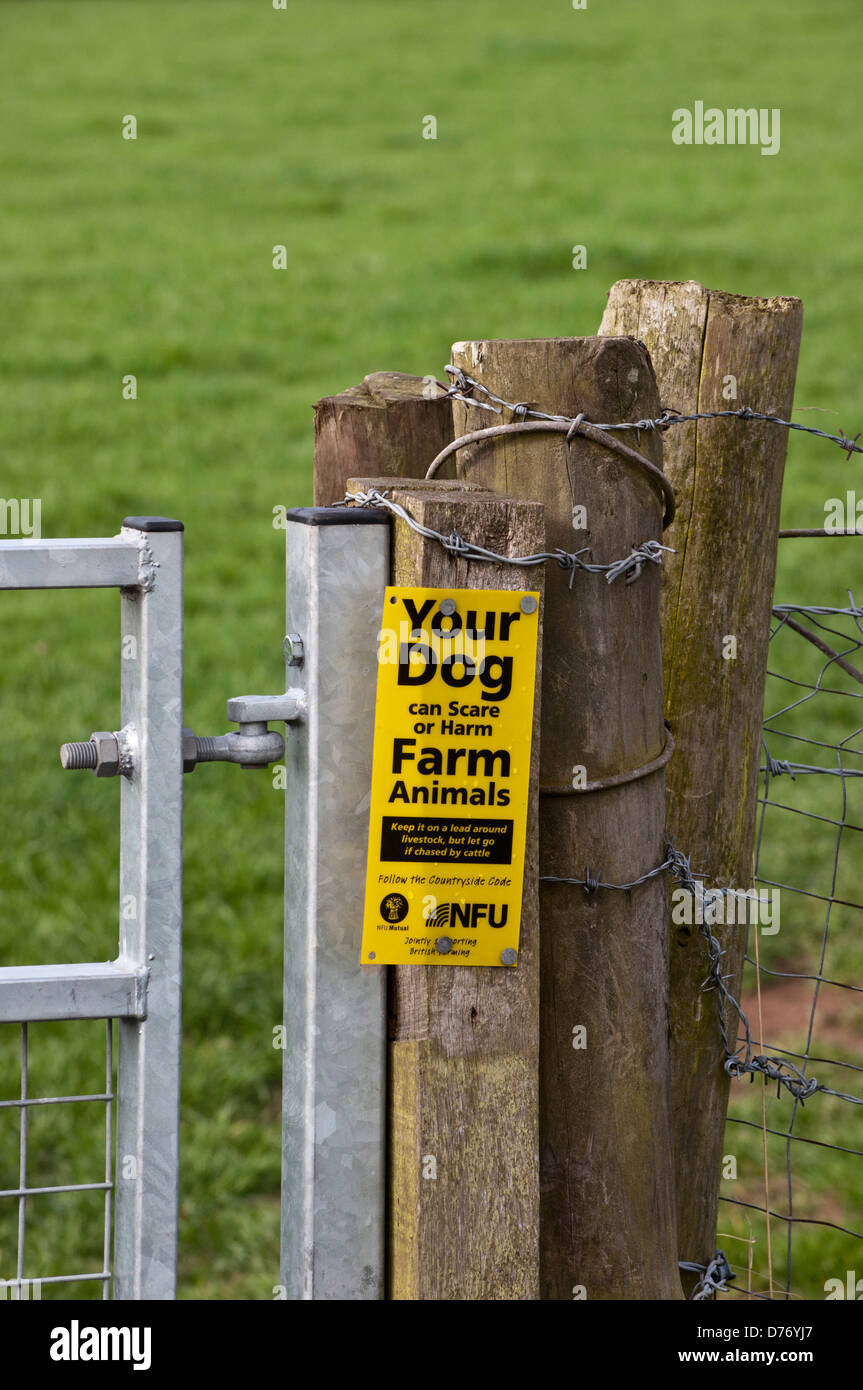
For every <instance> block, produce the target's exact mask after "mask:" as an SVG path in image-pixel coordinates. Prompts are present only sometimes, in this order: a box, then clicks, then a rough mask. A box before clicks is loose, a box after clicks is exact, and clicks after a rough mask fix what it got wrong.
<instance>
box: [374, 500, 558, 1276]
mask: <svg viewBox="0 0 863 1390" xmlns="http://www.w3.org/2000/svg"><path fill="white" fill-rule="evenodd" d="M348 487H349V489H350V490H351V491H352V492H354V491H358V490H360V491H365V490H366V489H368V488H370V487H377V488H384V487H386V488H387V489H388V493H389V497H390V498H391V500H392V501H393V502H395V503H397V504H400V505H402V506H404V507H406V508H407V509H408V510H409V512H410V514H411V516H412V517H413V518H414V519H415V520H416V521H418V522H420V523H421V524H422V525H423V526H426V527H429V528H432V529H433V530H435V531H438V532H440V533H442V534H444V535H450V534H451V533H452V532H453V530H457V531H458V532H459V534H460V535H461V536H462V537H463V539H464V540H466V541H473V542H476V543H477V544H479V545H482V546H484V547H487V548H489V549H491V550H495V551H497V552H498V553H500V554H505V555H523V554H533V553H536V552H537V551H541V550H542V549H543V548H544V528H543V515H542V508H541V507H540V506H537V505H536V504H534V503H531V502H526V501H521V500H516V499H513V498H502V497H497V496H494V495H493V494H491V493H489V492H486V491H484V490H482V489H478V488H475V487H472V486H470V485H468V486H464V485H461V484H457V483H453V482H440V483H426V482H424V481H417V482H409V481H407V480H405V481H404V482H403V483H400V484H399V486H398V487H394V486H393V480H392V478H389V477H387V478H371V479H370V478H352V479H351V480H350V481H349V483H348ZM392 556H393V573H392V582H393V583H394V584H398V585H406V586H412V587H419V588H423V589H426V588H431V589H439V590H442V591H444V592H446V591H447V590H454V589H465V588H470V589H476V590H477V591H478V599H479V596H481V591H482V590H483V589H531V590H539V591H540V593H541V592H542V589H543V580H544V573H543V568H542V566H536V567H531V568H530V569H522V568H515V567H513V566H510V565H506V564H495V563H475V562H471V561H467V560H464V559H462V558H457V557H455V556H453V555H451V554H449V553H448V552H447V551H446V550H445V549H444V548H443V547H442V546H441V544H440V543H439V541H437V540H434V539H429V538H426V537H423V536H420V535H418V534H417V533H416V532H415V531H413V530H411V529H409V527H408V526H407V525H406V524H405V523H404V522H403V521H400V520H397V521H396V522H395V525H394V530H393V539H392ZM538 684H539V665H538V666H537V685H538ZM538 740H539V700H538V698H537V699H536V701H535V703H534V739H533V749H532V766H531V777H530V787H531V792H530V801H529V806H528V831H527V848H526V858H525V871H524V896H523V906H522V919H521V939H520V944H519V950H518V964H517V966H516V967H515V968H513V969H507V968H504V967H500V968H490V967H473V966H469V965H465V966H461V965H453V966H449V965H443V964H441V965H424V964H410V965H400V966H393V967H392V968H391V969H390V1038H391V1041H390V1045H389V1179H388V1208H389V1215H388V1228H389V1230H388V1242H387V1244H388V1268H389V1275H388V1284H389V1296H390V1297H391V1298H394V1299H432V1300H436V1299H447V1300H452V1299H460V1300H464V1299H470V1300H486V1299H535V1298H537V1297H538V1296H539V1239H538V1229H539V1171H538V1169H539V1163H538V1089H539V943H538V901H537V872H538V854H537V787H538V768H539V741H538Z"/></svg>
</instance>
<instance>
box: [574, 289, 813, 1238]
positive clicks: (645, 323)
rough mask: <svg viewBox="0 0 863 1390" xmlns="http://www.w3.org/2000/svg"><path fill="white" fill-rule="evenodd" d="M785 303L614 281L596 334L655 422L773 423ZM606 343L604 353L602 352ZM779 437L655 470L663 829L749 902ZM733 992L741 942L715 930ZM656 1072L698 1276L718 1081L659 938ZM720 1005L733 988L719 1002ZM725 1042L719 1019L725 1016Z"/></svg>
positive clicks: (685, 934)
mask: <svg viewBox="0 0 863 1390" xmlns="http://www.w3.org/2000/svg"><path fill="white" fill-rule="evenodd" d="M802 316H803V311H802V305H801V303H800V301H799V300H798V299H788V298H779V299H749V298H744V297H742V296H739V295H731V294H724V293H720V292H717V291H714V290H707V289H705V288H704V286H703V285H700V284H698V283H697V282H695V281H691V280H690V281H687V282H686V283H682V284H674V283H664V282H661V281H660V282H657V281H648V280H622V281H619V282H618V283H617V284H616V285H614V286H613V287H612V289H611V291H610V293H609V297H608V305H607V308H606V311H605V315H604V317H603V320H602V324H601V325H600V330H599V331H600V333H603V334H610V335H618V334H621V333H624V334H631V335H632V336H633V337H636V338H638V339H640V340H641V341H642V342H644V343H645V344H646V345H647V348H648V350H649V352H650V355H651V359H652V361H653V366H654V370H655V372H656V378H657V382H658V385H659V394H660V399H661V402H662V405H663V406H670V407H673V408H674V409H676V410H678V411H680V412H682V413H684V414H691V413H695V412H699V411H713V410H729V409H731V410H736V409H740V408H741V407H743V406H748V407H749V408H750V409H751V410H756V411H762V412H764V413H767V414H776V415H779V416H780V417H781V418H782V419H785V420H787V419H790V411H791V407H792V403H793V398H794V381H795V375H796V370H797V355H798V350H799V346H800V333H801V326H802ZM616 340H617V338H616V336H615V337H612V338H611V339H610V341H616ZM786 444H787V432H786V431H785V430H783V429H781V428H779V427H777V426H775V425H769V424H763V423H757V422H754V421H738V420H730V419H720V420H702V421H699V422H698V423H697V424H696V423H689V424H680V425H675V426H672V427H671V428H670V429H669V430H668V431H666V433H665V435H664V449H665V469H666V472H667V473H668V476H669V478H670V479H671V482H672V483H673V485H674V490H675V494H676V497H677V513H676V517H675V521H674V523H673V525H672V526H671V528H670V529H669V531H668V533H667V535H668V543H669V544H670V545H673V546H674V547H675V549H676V551H677V554H676V556H670V557H669V563H667V564H666V565H665V566H664V567H663V576H662V638H663V665H664V671H665V690H666V716H667V718H668V720H669V722H670V724H671V729H672V733H673V736H674V741H675V747H676V751H675V755H674V758H673V759H672V761H671V764H670V766H669V768H668V773H667V789H668V827H669V833H670V836H671V838H672V840H673V842H674V844H675V845H676V846H677V847H678V849H680V850H682V851H683V852H684V853H686V854H688V855H690V856H691V862H692V867H693V869H694V870H696V871H697V872H700V873H703V874H705V875H706V880H705V882H706V884H708V885H712V886H716V887H720V886H726V885H730V884H736V885H737V886H740V887H744V888H746V887H748V886H749V883H750V879H751V875H752V864H753V845H754V833H755V813H756V798H757V783H758V767H759V762H760V758H759V739H760V731H761V721H762V712H763V702H764V677H765V670H766V664H767V643H768V638H769V632H770V610H771V604H772V602H773V583H774V577H775V571H776V548H777V538H778V529H779V507H780V498H781V492H782V475H783V471H784V467H785V452H786ZM714 933H715V934H716V935H718V936H720V937H721V940H722V945H723V947H724V948H725V951H726V955H725V956H724V958H723V964H724V966H725V970H726V972H727V973H728V974H729V975H730V976H731V977H732V980H736V981H738V982H739V980H740V972H741V968H742V963H743V950H744V929H743V928H741V927H728V928H722V927H715V928H714ZM670 941H671V948H670V949H671V998H670V1002H671V1016H670V1019H671V1058H672V1084H673V1094H674V1128H675V1152H676V1185H677V1204H678V1221H679V1237H680V1258H681V1259H683V1260H691V1261H696V1262H698V1263H702V1264H704V1263H706V1262H707V1260H709V1259H710V1257H711V1255H712V1253H713V1251H714V1248H715V1240H716V1225H717V1209H718V1196H719V1182H720V1166H721V1158H722V1152H723V1137H724V1120H725V1110H726V1105H727V1100H728V1085H729V1082H728V1077H727V1075H726V1073H725V1072H724V1070H723V1062H724V1057H723V1050H722V1044H721V1038H720V1034H719V1029H718V1025H717V1014H716V1001H715V995H712V994H707V995H704V994H702V993H701V985H702V982H703V980H704V976H705V973H706V972H705V966H706V962H707V957H706V952H705V948H704V942H703V940H702V938H701V936H700V935H699V934H698V932H697V930H693V929H690V928H689V927H688V926H686V925H681V926H675V925H673V924H672V926H671V932H670ZM729 987H730V988H731V990H732V992H734V984H733V983H732V984H730V986H729ZM726 1025H727V1027H728V1028H729V1030H730V1033H729V1036H730V1037H732V1038H733V1037H735V1036H736V1031H737V1030H736V1020H735V1019H733V1018H731V1017H728V1018H727V1020H726Z"/></svg>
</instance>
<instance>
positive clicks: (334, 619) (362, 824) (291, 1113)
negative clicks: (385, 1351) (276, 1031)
mask: <svg viewBox="0 0 863 1390" xmlns="http://www.w3.org/2000/svg"><path fill="white" fill-rule="evenodd" d="M286 535H287V620H288V626H287V631H288V633H289V634H294V635H295V638H296V639H298V640H294V641H293V643H291V638H290V636H289V639H288V648H289V660H290V661H291V664H292V665H294V666H296V669H295V670H292V672H291V679H292V681H294V680H296V681H299V682H301V683H302V686H303V688H304V689H305V691H306V692H307V704H308V715H307V718H306V720H305V721H304V722H303V723H301V724H299V725H298V726H297V728H296V731H295V732H291V731H290V730H289V731H288V737H287V747H286V754H285V764H286V768H287V777H286V781H287V790H286V793H285V796H286V801H285V1033H286V1038H285V1052H284V1101H283V1105H284V1138H283V1158H282V1272H281V1282H282V1285H283V1288H284V1291H285V1296H286V1297H287V1298H289V1299H312V1298H314V1299H379V1298H382V1297H383V1279H384V1174H385V1150H384V1130H385V1098H386V1073H385V1064H386V1027H385V1024H386V1017H385V1010H386V993H385V991H386V979H385V977H386V971H385V970H381V969H376V968H375V967H374V966H360V963H359V961H360V942H361V937H362V915H363V901H364V885H365V868H366V849H367V839H368V816H369V789H370V787H371V766H372V736H373V727H374V703H375V690H376V686H377V634H378V632H379V630H380V622H381V612H382V606H383V595H384V588H385V586H386V584H387V583H388V580H389V517H388V515H387V513H386V512H372V511H359V510H352V511H346V510H344V509H341V510H339V509H338V508H328V507H327V508H324V507H319V508H313V507H309V508H301V509H298V510H296V511H293V512H288V525H287V532H286ZM300 662H301V663H302V664H299V663H300Z"/></svg>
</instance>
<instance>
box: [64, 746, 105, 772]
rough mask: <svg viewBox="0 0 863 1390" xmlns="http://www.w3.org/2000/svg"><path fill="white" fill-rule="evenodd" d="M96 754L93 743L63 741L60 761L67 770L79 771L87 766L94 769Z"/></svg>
mask: <svg viewBox="0 0 863 1390" xmlns="http://www.w3.org/2000/svg"><path fill="white" fill-rule="evenodd" d="M97 754H98V750H97V748H96V745H95V743H64V744H63V746H62V747H61V749H60V762H61V764H62V766H63V767H64V768H65V769H66V771H67V772H79V771H81V770H82V769H83V768H88V767H89V768H94V769H95V767H96V759H97Z"/></svg>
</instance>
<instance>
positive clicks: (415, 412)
mask: <svg viewBox="0 0 863 1390" xmlns="http://www.w3.org/2000/svg"><path fill="white" fill-rule="evenodd" d="M451 439H452V406H451V404H450V401H449V398H448V397H447V395H446V391H445V388H444V387H442V386H439V385H437V384H436V383H435V382H434V380H433V379H432V378H429V377H420V376H409V375H408V374H406V373H405V372H372V374H371V375H370V376H367V377H366V378H365V380H364V381H363V382H362V383H361V384H360V385H359V386H351V387H349V388H348V390H347V391H342V392H341V393H340V394H339V395H337V396H324V397H323V399H322V400H319V401H318V403H317V405H316V406H315V494H314V495H315V506H316V507H327V506H329V505H330V504H331V503H333V502H341V500H342V498H343V497H344V495H345V485H346V483H347V480H348V478H350V477H354V476H356V475H357V474H360V473H369V474H370V473H374V475H375V476H376V477H381V476H383V475H386V476H387V477H407V478H422V477H424V476H425V471H426V469H427V468H428V465H429V464H430V463H431V461H432V459H433V458H434V456H435V454H437V453H438V452H439V451H440V450H441V449H442V448H443V447H444V445H445V444H448V443H449V441H450V440H451Z"/></svg>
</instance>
